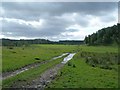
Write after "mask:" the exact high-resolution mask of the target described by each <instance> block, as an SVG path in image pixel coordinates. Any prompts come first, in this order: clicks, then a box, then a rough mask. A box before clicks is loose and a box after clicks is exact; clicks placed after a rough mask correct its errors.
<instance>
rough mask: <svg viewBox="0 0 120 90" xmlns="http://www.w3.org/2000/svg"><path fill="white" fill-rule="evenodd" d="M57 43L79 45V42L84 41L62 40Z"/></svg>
mask: <svg viewBox="0 0 120 90" xmlns="http://www.w3.org/2000/svg"><path fill="white" fill-rule="evenodd" d="M59 44H70V45H79V44H84V41H80V40H63V41H59Z"/></svg>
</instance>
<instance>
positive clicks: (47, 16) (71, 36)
mask: <svg viewBox="0 0 120 90" xmlns="http://www.w3.org/2000/svg"><path fill="white" fill-rule="evenodd" d="M0 9H1V10H0V11H1V13H2V14H0V24H2V25H0V27H2V32H0V38H10V39H33V38H44V39H49V40H83V39H84V37H85V36H86V35H88V34H92V33H93V32H96V31H98V30H99V29H101V28H104V27H108V26H112V25H114V24H117V22H118V5H117V2H111V3H110V2H76V3H75V2H63V3H62V2H54V3H52V2H45V3H43V2H9V3H8V2H4V3H2V6H0Z"/></svg>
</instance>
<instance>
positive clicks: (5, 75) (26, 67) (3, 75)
mask: <svg viewBox="0 0 120 90" xmlns="http://www.w3.org/2000/svg"><path fill="white" fill-rule="evenodd" d="M68 54H69V53H64V54H62V55H60V56H57V57H54V58H52V59H51V60H46V61H42V62H39V63H33V64H30V65H27V66H25V67H22V68H20V69H18V70H15V71H11V72H5V73H2V79H3V80H4V79H6V78H9V77H12V76H15V75H17V74H20V73H22V72H24V71H27V70H29V69H31V68H35V67H38V66H40V65H42V64H45V63H48V62H51V61H53V60H56V59H58V58H62V57H63V56H65V55H68Z"/></svg>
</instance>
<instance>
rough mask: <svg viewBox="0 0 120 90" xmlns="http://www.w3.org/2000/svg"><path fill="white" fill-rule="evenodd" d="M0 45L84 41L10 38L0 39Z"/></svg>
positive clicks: (69, 43) (67, 43) (70, 43)
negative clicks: (0, 42)
mask: <svg viewBox="0 0 120 90" xmlns="http://www.w3.org/2000/svg"><path fill="white" fill-rule="evenodd" d="M1 41H2V46H16V47H17V46H29V45H31V44H66V45H76V44H77V45H79V44H83V43H84V41H78V40H77V41H76V40H63V41H58V42H56V41H50V40H46V39H32V40H24V39H20V40H11V39H1Z"/></svg>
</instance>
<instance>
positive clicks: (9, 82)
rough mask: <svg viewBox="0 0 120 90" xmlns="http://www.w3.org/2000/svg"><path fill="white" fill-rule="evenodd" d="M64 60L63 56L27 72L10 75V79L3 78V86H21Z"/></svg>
mask: <svg viewBox="0 0 120 90" xmlns="http://www.w3.org/2000/svg"><path fill="white" fill-rule="evenodd" d="M62 60H63V58H60V59H57V60H55V61H51V62H49V63H46V64H43V65H40V66H39V67H37V68H32V69H30V70H28V71H26V72H23V73H21V74H18V75H16V76H14V77H10V78H8V79H5V80H3V88H5V87H11V86H16V87H17V86H19V85H21V84H28V83H30V82H31V81H32V80H34V79H36V78H37V77H39V76H40V74H41V73H42V72H44V71H45V70H47V69H48V68H51V67H53V66H54V65H56V64H58V63H60V62H61V61H62Z"/></svg>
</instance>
